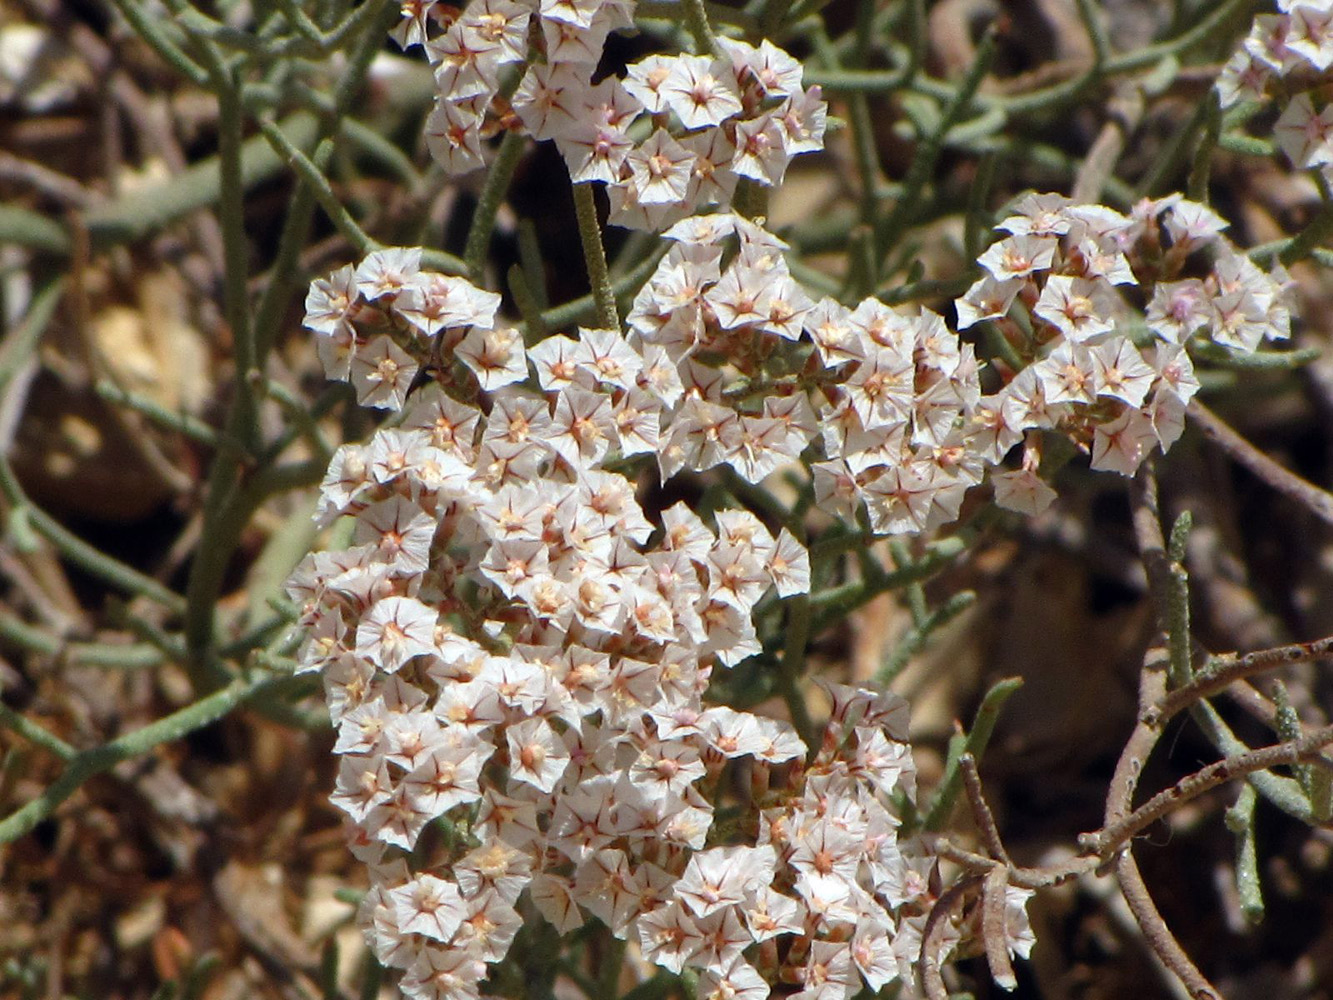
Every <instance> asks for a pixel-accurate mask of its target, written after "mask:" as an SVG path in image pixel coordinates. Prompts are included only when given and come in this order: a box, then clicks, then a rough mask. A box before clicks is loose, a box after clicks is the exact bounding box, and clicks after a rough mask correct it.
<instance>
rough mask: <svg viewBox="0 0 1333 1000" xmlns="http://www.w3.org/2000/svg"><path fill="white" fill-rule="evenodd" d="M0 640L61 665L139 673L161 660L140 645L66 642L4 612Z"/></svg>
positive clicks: (151, 648)
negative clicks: (51, 659)
mask: <svg viewBox="0 0 1333 1000" xmlns="http://www.w3.org/2000/svg"><path fill="white" fill-rule="evenodd" d="M0 641H3V642H6V643H9V644H11V645H14V646H18V647H19V648H20V649H25V650H27V651H29V652H32V653H38V654H40V655H42V656H52V657H57V658H58V659H59V660H60V661H61V662H63V663H70V664H77V665H79V666H87V667H107V668H111V669H117V670H140V669H143V668H145V667H156V666H158V665H159V664H161V663H162V660H163V656H162V653H161V652H160V651H159V650H157V649H154V648H153V647H152V646H147V645H143V644H140V643H136V644H134V645H116V644H113V643H109V642H67V641H66V640H64V639H61V638H59V637H58V636H54V635H52V634H51V633H49V632H47V631H44V630H43V629H40V628H38V627H37V626H35V625H29V624H27V623H26V622H22V621H19V619H17V618H15V617H13V616H12V615H10V614H8V613H7V612H4V611H0Z"/></svg>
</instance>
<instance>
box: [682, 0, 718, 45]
mask: <svg viewBox="0 0 1333 1000" xmlns="http://www.w3.org/2000/svg"><path fill="white" fill-rule="evenodd" d="M681 14H682V15H683V16H684V19H685V27H686V29H687V30H688V31H689V33H690V37H691V38H693V39H694V48H695V51H696V52H697V53H698V54H699V55H701V56H710V55H712V54H713V52H714V49H715V46H714V44H713V29H712V28H711V27H709V24H708V11H707V10H705V9H704V0H681Z"/></svg>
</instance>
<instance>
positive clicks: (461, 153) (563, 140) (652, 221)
mask: <svg viewBox="0 0 1333 1000" xmlns="http://www.w3.org/2000/svg"><path fill="white" fill-rule="evenodd" d="M445 9H446V8H445V7H444V5H443V4H437V3H433V2H420V0H418V2H417V3H415V4H412V5H410V7H409V9H408V10H407V11H406V16H405V19H404V21H403V22H402V25H401V26H400V29H399V31H398V37H399V40H400V42H402V43H403V44H405V45H406V44H411V43H422V44H424V46H425V49H426V53H427V56H428V58H429V59H430V61H431V63H432V65H433V66H434V67H435V78H436V83H437V86H438V95H437V98H436V102H435V108H434V110H433V112H432V113H431V116H430V118H429V120H428V121H427V124H426V140H427V143H428V145H429V147H430V150H431V153H432V154H433V155H434V157H435V159H436V160H437V161H438V162H439V163H440V164H441V165H442V166H443V167H444V168H445V169H446V170H447V171H448V172H450V173H452V174H462V173H466V172H468V171H471V170H475V169H477V168H479V167H481V166H483V165H484V162H485V160H484V154H483V145H482V142H483V138H484V136H485V135H486V134H488V132H491V131H495V130H496V129H499V128H509V129H513V130H516V131H521V132H525V133H526V134H528V135H531V136H532V137H533V138H535V139H539V140H545V139H551V140H554V141H555V144H556V146H557V148H558V149H559V150H560V153H561V155H562V156H563V157H564V160H565V162H566V164H567V165H568V167H569V174H570V178H571V180H573V181H574V183H576V184H584V183H591V182H594V181H596V182H600V183H603V184H605V185H607V188H608V192H609V195H610V199H611V221H612V222H613V223H615V224H617V225H621V226H626V227H629V228H635V229H644V230H652V231H657V230H661V229H663V228H665V227H666V226H668V225H670V224H671V223H672V222H675V221H677V220H679V219H682V218H684V217H685V216H687V215H689V214H690V213H691V212H693V211H695V210H696V209H699V208H703V207H706V206H708V205H721V206H724V207H725V206H727V205H729V204H730V202H731V197H732V195H733V193H734V192H735V189H736V185H737V183H738V181H739V179H740V178H742V177H745V178H749V179H750V180H752V181H755V182H757V183H759V184H761V185H766V186H767V185H775V184H778V183H779V182H781V180H782V177H783V174H784V173H785V172H786V169H787V164H788V163H789V162H790V161H791V158H792V157H793V156H796V155H797V154H799V153H805V152H811V151H814V150H818V149H821V148H822V147H823V136H824V127H825V117H826V113H827V107H826V105H825V104H824V102H823V100H821V98H820V92H819V88H818V87H811V88H808V89H806V88H804V87H803V86H802V83H801V76H802V70H801V65H800V63H798V62H797V61H796V60H795V59H793V58H792V57H791V56H789V55H788V54H787V53H785V52H783V51H782V50H781V49H779V48H777V47H776V46H774V45H773V44H772V43H771V42H768V41H764V42H762V43H761V44H760V45H759V46H757V47H756V46H753V45H750V44H748V43H746V42H742V41H737V40H732V39H725V38H719V39H718V40H717V45H718V49H719V52H720V53H721V54H720V55H718V56H713V55H688V54H674V55H652V56H648V57H647V58H645V59H642V60H640V61H639V62H637V63H634V64H633V65H631V66H629V67H628V71H627V73H626V75H625V77H624V79H617V78H615V77H606V78H604V79H601V80H599V81H598V82H597V83H595V84H594V83H593V82H592V77H593V74H594V71H595V70H596V68H597V63H598V61H599V59H600V58H601V55H602V48H603V44H604V42H605V40H606V37H607V35H608V34H609V33H610V32H611V31H613V30H615V29H617V28H626V27H629V26H630V25H631V23H632V21H631V14H632V10H633V4H632V2H631V0H561V2H542V3H539V4H538V3H532V2H514V0H476V2H474V3H472V4H471V5H469V6H468V7H467V9H466V10H465V11H463V12H462V13H461V14H460V15H458V16H457V17H456V19H455V20H453V21H452V22H451V23H449V24H448V25H447V27H446V28H444V30H443V31H442V33H440V34H439V35H438V36H436V37H430V33H429V32H428V30H427V26H428V25H429V24H430V23H432V22H435V21H438V20H440V19H441V18H442V17H443V15H442V13H441V12H442V11H443V10H445ZM530 25H534V26H535V28H536V29H537V30H532V31H530ZM529 35H531V36H532V37H531V39H530V38H529ZM530 47H531V52H532V53H533V56H532V59H531V61H530V62H529V58H528V57H529V49H530ZM509 64H527V65H526V69H525V71H524V72H523V74H522V77H521V78H520V79H519V80H518V83H517V86H516V88H515V89H514V90H513V92H512V94H511V95H508V100H507V101H506V100H505V99H504V98H503V97H502V96H501V93H502V90H503V89H504V88H502V83H501V79H502V72H501V71H502V68H503V67H504V66H506V65H509ZM645 115H646V116H648V117H647V119H644V120H643V121H642V122H641V119H643V116H645ZM488 116H489V122H488ZM640 122H641V124H639V125H636V123H640ZM643 125H646V126H647V127H646V128H645V127H642V126H643Z"/></svg>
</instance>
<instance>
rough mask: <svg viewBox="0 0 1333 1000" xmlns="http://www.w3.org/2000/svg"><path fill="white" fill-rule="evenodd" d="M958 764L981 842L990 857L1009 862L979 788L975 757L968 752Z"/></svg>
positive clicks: (984, 797)
mask: <svg viewBox="0 0 1333 1000" xmlns="http://www.w3.org/2000/svg"><path fill="white" fill-rule="evenodd" d="M958 766H959V768H960V769H961V770H962V772H963V787H964V788H965V789H966V790H967V801H968V803H969V804H970V805H971V806H972V822H974V823H976V825H977V830H978V831H979V832H980V833H981V840H982V843H984V844H985V845H986V850H988V851H990V853H991V857H993V858H996V859H997V860H999V861H1003V862H1004V863H1005V864H1006V865H1008V864H1009V853H1008V852H1007V851H1006V850H1005V849H1004V843H1003V841H1001V840H1000V828H999V827H998V826H997V825H996V823H995V816H994V814H993V813H992V812H991V811H990V806H989V805H987V804H986V796H985V795H984V794H983V793H982V790H981V775H980V774H978V773H977V759H976V757H974V756H972V754H970V753H965V754H963V755H962V756H961V757H959V758H958Z"/></svg>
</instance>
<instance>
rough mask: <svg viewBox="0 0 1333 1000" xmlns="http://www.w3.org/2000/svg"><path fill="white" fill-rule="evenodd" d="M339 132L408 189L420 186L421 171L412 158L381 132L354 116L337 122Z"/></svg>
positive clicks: (414, 189)
mask: <svg viewBox="0 0 1333 1000" xmlns="http://www.w3.org/2000/svg"><path fill="white" fill-rule="evenodd" d="M338 130H339V133H340V134H341V135H342V136H344V137H346V139H347V141H348V142H350V143H352V144H353V145H354V146H357V147H359V148H360V149H361V150H362V152H364V153H366V154H367V155H368V156H369V157H370V158H371V159H373V160H375V161H377V162H378V163H380V164H381V165H382V166H384V167H386V168H387V169H388V170H389V171H390V172H391V173H392V174H393V175H394V176H395V177H397V178H398V180H400V181H402V182H403V184H404V185H405V186H406V187H407V190H409V191H416V190H417V189H418V188H420V187H421V171H419V170H417V166H416V164H415V163H413V162H412V158H411V157H410V156H408V155H407V154H406V153H404V152H403V151H402V150H401V149H399V148H398V146H397V145H396V144H395V143H393V142H391V141H389V140H388V139H386V138H385V137H384V136H383V135H382V134H381V133H379V132H377V131H376V130H375V129H373V128H371V127H370V126H369V125H367V124H365V123H364V122H361V121H358V120H357V119H355V118H344V119H342V121H340V122H339V123H338Z"/></svg>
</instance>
